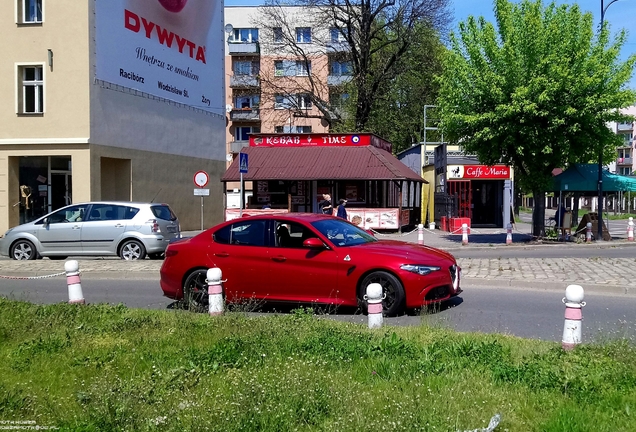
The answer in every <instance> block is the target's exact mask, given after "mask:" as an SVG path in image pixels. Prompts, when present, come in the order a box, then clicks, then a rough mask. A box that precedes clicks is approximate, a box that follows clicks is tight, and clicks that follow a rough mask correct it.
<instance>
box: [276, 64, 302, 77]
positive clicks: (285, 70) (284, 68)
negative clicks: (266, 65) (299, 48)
mask: <svg viewBox="0 0 636 432" xmlns="http://www.w3.org/2000/svg"><path fill="white" fill-rule="evenodd" d="M310 73H311V62H310V61H307V62H305V61H304V60H298V61H294V60H276V61H274V76H277V77H282V76H309V74H310Z"/></svg>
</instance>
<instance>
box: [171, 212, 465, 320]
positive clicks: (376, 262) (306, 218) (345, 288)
mask: <svg viewBox="0 0 636 432" xmlns="http://www.w3.org/2000/svg"><path fill="white" fill-rule="evenodd" d="M211 267H218V268H220V269H221V272H222V275H223V276H222V278H223V280H224V281H225V282H224V283H223V289H224V293H225V297H226V301H227V302H230V303H231V302H246V301H250V300H255V301H271V302H294V303H320V304H331V305H342V306H362V307H363V308H364V302H363V300H362V299H363V297H364V294H365V291H366V288H367V286H368V285H369V284H371V283H379V284H381V285H382V287H383V289H384V294H385V298H384V301H383V306H384V312H385V314H386V315H397V314H400V313H402V312H404V310H405V309H412V308H418V307H421V306H424V305H428V304H431V303H436V302H442V301H444V300H447V299H449V298H451V297H453V296H456V295H457V294H459V293H460V292H461V289H460V287H459V279H460V269H459V267H458V265H457V261H456V260H455V258H454V257H453V256H452V255H451V254H450V253H448V252H444V251H442V250H439V249H435V248H432V247H428V246H422V245H418V244H413V243H406V242H401V241H394V240H378V239H377V238H376V237H374V236H373V235H371V234H369V233H368V232H367V231H365V230H363V229H361V228H359V227H357V226H356V225H353V224H351V223H350V222H348V221H346V220H343V219H339V218H335V217H333V216H327V215H318V214H311V213H285V214H283V213H281V214H269V215H262V216H251V217H245V218H240V219H234V220H231V221H227V222H224V223H221V224H219V225H217V226H215V227H213V228H210V229H208V230H206V231H204V232H202V233H201V234H199V235H197V236H195V237H192V238H188V239H182V240H177V241H175V242H174V243H171V244H170V245H169V246H168V248H167V249H166V258H165V260H164V262H163V266H162V267H161V289H162V290H163V293H164V295H165V296H167V297H169V298H172V299H175V300H180V299H184V300H185V302H184V303H185V305H186V307H189V308H190V309H197V310H200V309H206V308H207V300H208V294H207V288H206V283H205V278H206V272H207V269H208V268H211Z"/></svg>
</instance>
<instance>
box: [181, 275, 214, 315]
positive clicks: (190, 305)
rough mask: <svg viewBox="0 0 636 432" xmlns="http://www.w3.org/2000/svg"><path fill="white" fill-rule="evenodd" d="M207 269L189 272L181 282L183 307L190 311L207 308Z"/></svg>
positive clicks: (201, 310)
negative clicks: (182, 282)
mask: <svg viewBox="0 0 636 432" xmlns="http://www.w3.org/2000/svg"><path fill="white" fill-rule="evenodd" d="M206 278H207V270H204V269H199V270H195V271H193V272H192V273H190V274H189V275H188V277H187V279H186V281H185V283H184V284H183V307H184V308H185V309H188V310H189V311H192V312H205V311H207V310H208V300H209V298H208V283H207V282H206Z"/></svg>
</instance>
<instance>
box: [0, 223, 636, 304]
mask: <svg viewBox="0 0 636 432" xmlns="http://www.w3.org/2000/svg"><path fill="white" fill-rule="evenodd" d="M529 232H530V225H528V224H517V226H516V230H515V232H514V234H513V241H514V243H513V244H512V245H506V244H505V241H506V233H505V231H503V230H501V229H476V230H472V232H471V234H470V235H469V244H468V245H465V246H462V244H461V235H460V234H456V235H451V234H449V233H446V232H442V231H439V230H433V231H429V230H425V231H424V244H425V245H428V246H433V247H437V248H440V249H444V250H448V251H450V252H451V253H453V251H458V250H466V249H470V250H479V249H480V248H488V249H489V250H493V249H500V250H501V252H502V253H501V257H498V258H458V262H459V264H460V266H461V267H462V278H463V279H462V288H464V289H470V287H471V286H475V287H477V286H482V287H493V288H495V287H510V288H520V289H523V288H526V289H544V290H559V291H565V288H566V286H567V285H569V284H579V285H582V286H583V288H584V289H585V291H586V292H589V293H606V294H622V295H625V294H627V295H636V265H634V258H603V256H602V255H603V254H602V250H603V249H604V248H608V247H615V246H617V245H624V246H631V245H633V246H636V243H634V242H627V241H626V240H624V239H618V240H613V241H611V242H600V243H598V244H593V245H586V244H576V243H574V242H560V243H555V242H552V244H549V245H547V244H542V243H540V242H537V241H535V240H534V239H533V237H532V236H531V235H530V234H529ZM196 233H197V232H190V233H185V234H186V235H193V234H196ZM377 237H378V238H380V239H396V240H402V241H407V242H412V243H418V232H417V230H415V231H411V232H408V233H401V234H400V233H378V234H377ZM528 247H533V248H555V247H557V248H582V247H595V248H596V249H597V250H598V251H599V254H598V256H597V257H594V258H556V259H555V258H515V257H510V258H507V257H506V253H505V251H506V250H511V249H514V248H528ZM634 255H635V256H636V249H634ZM78 261H79V263H80V270H81V271H82V273H83V274H84V275H86V277H93V278H108V279H110V278H113V279H115V278H117V279H156V280H159V269H160V267H161V264H162V262H163V261H161V260H158V261H155V260H148V259H146V260H143V261H122V260H120V259H118V258H115V257H113V258H88V259H79V260H78ZM63 271H64V262H63V261H51V260H49V259H41V260H35V261H13V260H9V259H7V258H4V257H3V258H0V283H2V277H3V276H7V277H11V278H15V277H34V276H40V277H41V276H46V275H50V274H54V273H59V272H63Z"/></svg>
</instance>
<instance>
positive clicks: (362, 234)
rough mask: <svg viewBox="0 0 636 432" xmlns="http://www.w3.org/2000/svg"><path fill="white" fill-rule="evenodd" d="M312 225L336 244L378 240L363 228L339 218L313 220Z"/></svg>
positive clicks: (352, 244) (347, 244)
mask: <svg viewBox="0 0 636 432" xmlns="http://www.w3.org/2000/svg"><path fill="white" fill-rule="evenodd" d="M312 226H313V227H314V228H316V229H317V230H318V231H320V233H322V234H323V235H324V236H325V237H327V238H328V239H329V240H331V241H332V242H333V244H335V245H336V246H355V245H359V244H363V243H372V242H376V241H378V239H376V238H375V237H373V236H372V235H371V234H369V233H368V232H366V231H365V230H363V229H361V228H359V227H357V226H355V225H352V224H350V223H349V222H345V221H344V220H340V219H325V220H320V221H317V222H313V223H312Z"/></svg>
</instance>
